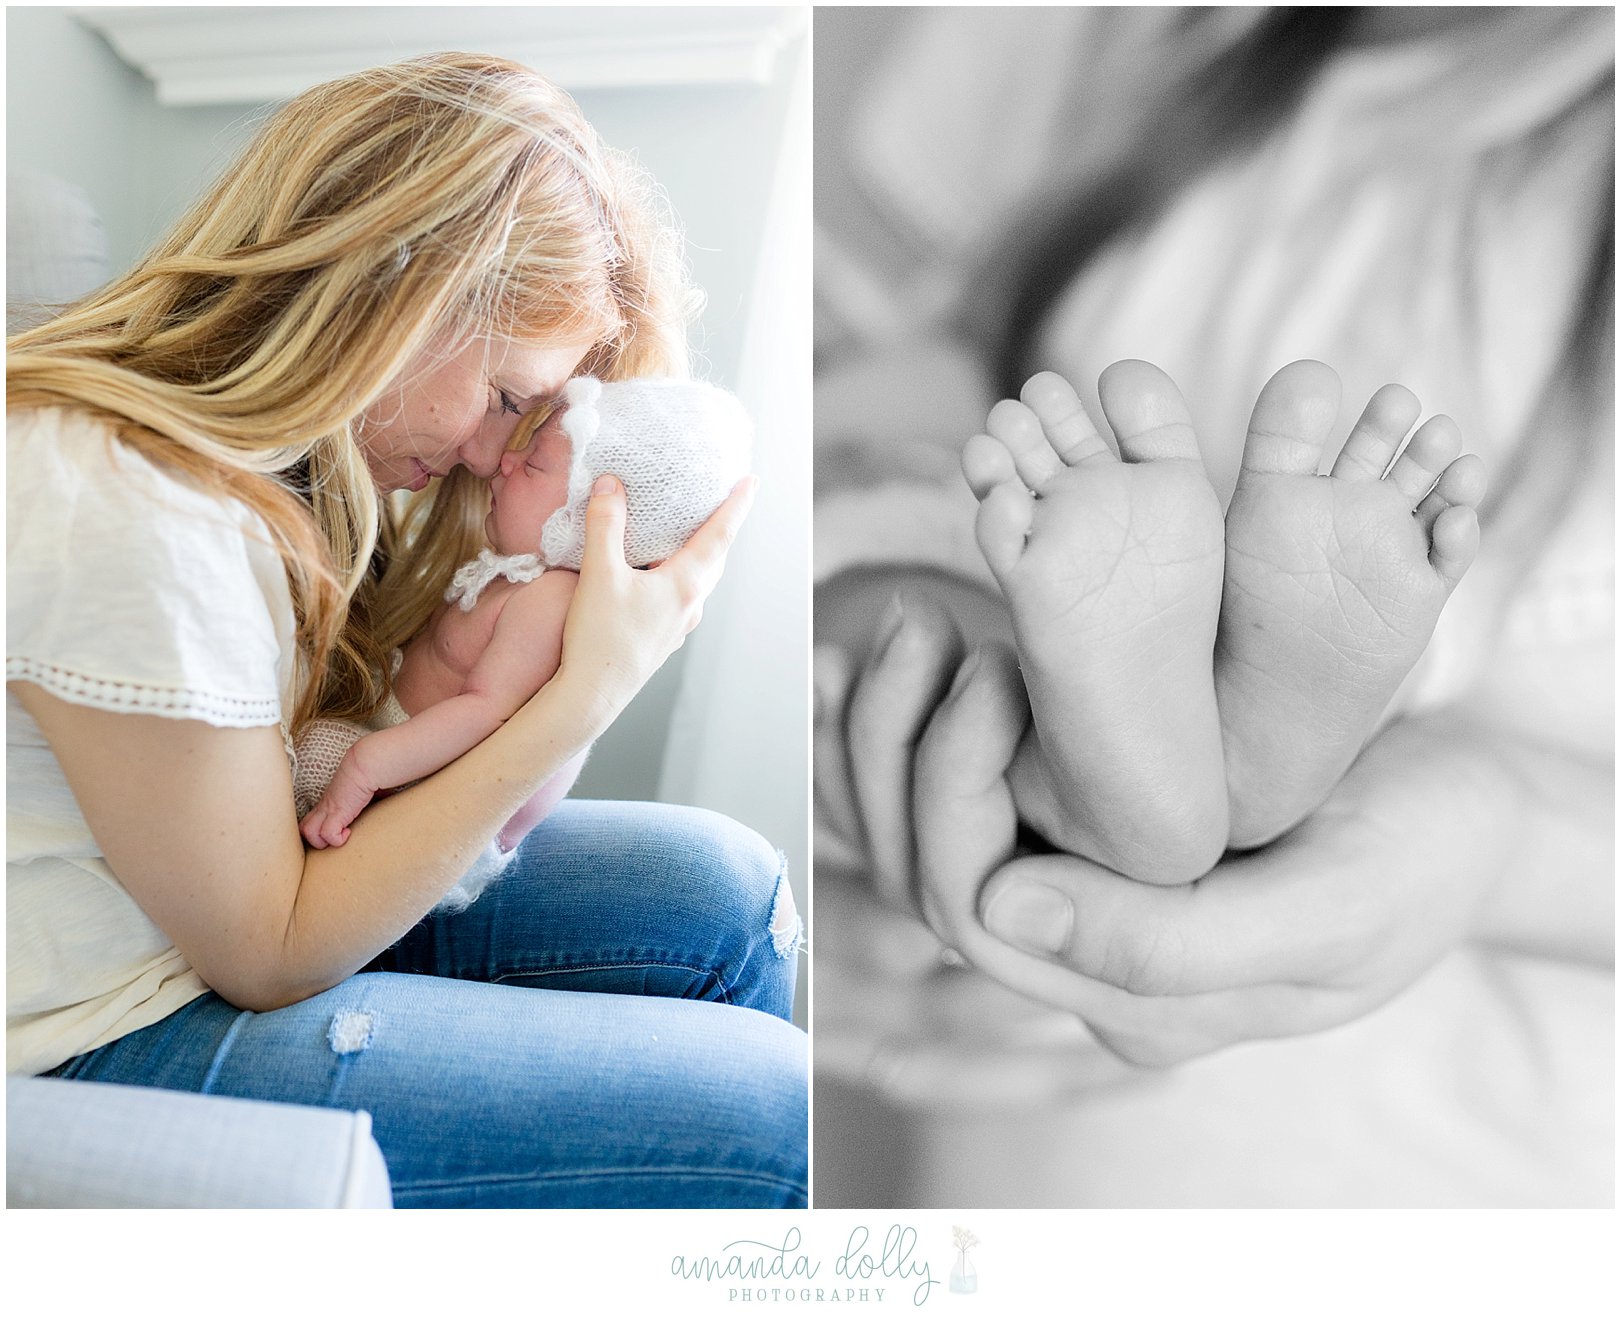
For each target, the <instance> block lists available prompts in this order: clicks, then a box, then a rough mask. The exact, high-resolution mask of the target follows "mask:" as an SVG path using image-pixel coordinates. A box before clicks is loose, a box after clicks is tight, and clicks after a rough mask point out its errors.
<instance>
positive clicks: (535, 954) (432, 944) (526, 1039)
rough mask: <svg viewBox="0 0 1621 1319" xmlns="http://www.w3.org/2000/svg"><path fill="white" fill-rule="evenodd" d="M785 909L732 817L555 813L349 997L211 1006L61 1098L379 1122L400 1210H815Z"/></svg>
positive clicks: (155, 1034)
mask: <svg viewBox="0 0 1621 1319" xmlns="http://www.w3.org/2000/svg"><path fill="white" fill-rule="evenodd" d="M792 901H793V899H792V896H791V894H790V892H789V889H788V884H787V881H786V879H785V878H784V877H783V876H782V865H781V861H780V858H779V857H778V855H777V853H775V852H774V851H773V850H772V849H771V848H770V847H769V846H767V844H766V843H765V842H764V841H763V840H762V839H761V838H760V837H759V836H758V835H756V834H754V833H752V832H751V831H749V830H747V829H745V828H743V827H742V826H741V825H738V824H735V823H733V822H732V821H731V820H728V819H726V818H725V817H724V816H719V815H715V814H712V813H711V812H708V811H699V810H692V809H689V808H685V807H679V806H661V805H650V804H647V803H624V802H597V801H565V802H563V803H562V804H561V805H560V806H559V807H558V808H557V809H556V810H555V811H554V812H553V813H552V815H551V816H550V817H549V818H548V819H547V820H546V821H545V822H544V823H542V824H541V825H540V826H539V828H537V829H536V830H534V832H532V833H531V834H530V835H529V837H528V838H527V839H525V840H524V842H523V843H522V844H521V845H520V847H519V849H518V855H517V857H516V859H515V860H514V861H513V863H512V865H511V866H510V867H509V868H508V869H507V871H506V872H505V873H504V874H503V875H502V876H501V878H500V879H498V880H497V881H496V882H495V883H494V884H492V885H491V886H490V888H489V889H488V890H486V891H485V893H484V895H483V897H481V898H480V899H479V900H478V901H477V902H476V903H474V904H473V905H472V906H471V907H469V908H468V909H467V910H466V911H463V912H459V913H457V914H454V915H443V914H440V915H430V916H429V917H427V918H426V919H425V920H424V921H423V922H422V923H421V924H420V925H418V926H417V927H416V928H415V929H414V930H412V931H411V932H410V933H409V934H407V935H406V936H405V938H404V939H402V940H401V941H400V942H399V943H398V944H396V945H395V946H394V947H392V948H390V949H388V950H387V951H386V952H384V953H383V954H382V955H381V956H380V957H378V958H377V960H376V961H375V962H373V963H372V964H371V965H370V966H368V967H367V968H366V969H365V970H364V971H362V972H361V973H359V974H357V975H354V976H351V977H350V978H349V979H348V980H346V981H344V982H343V983H342V984H341V985H337V986H335V987H334V988H332V989H329V990H327V991H326V992H325V993H324V994H318V995H316V996H315V997H314V998H311V999H307V1000H305V1001H304V1002H302V1003H295V1004H293V1005H292V1006H291V1007H286V1008H281V1009H279V1010H277V1011H275V1012H265V1013H254V1012H244V1011H241V1010H239V1009H237V1008H233V1007H232V1006H231V1005H230V1004H228V1003H226V1002H225V1001H224V1000H223V999H221V998H220V997H219V996H218V995H216V994H206V995H204V996H203V997H202V998H199V999H196V1000H194V1001H193V1002H191V1003H189V1004H187V1005H186V1006H185V1007H183V1008H181V1009H180V1010H179V1011H178V1012H175V1013H173V1014H171V1015H170V1016H168V1017H166V1018H165V1019H164V1020H162V1021H160V1022H157V1023H156V1024H154V1025H152V1026H148V1027H146V1028H145V1029H144V1030H139V1031H136V1032H134V1033H133V1034H130V1035H126V1036H124V1037H123V1038H122V1039H118V1040H114V1041H113V1042H112V1043H111V1044H107V1045H103V1046H102V1047H101V1048H99V1049H95V1050H93V1051H92V1052H90V1053H86V1054H81V1055H80V1056H79V1057H77V1058H73V1059H70V1060H69V1061H68V1062H66V1063H64V1064H63V1065H62V1066H61V1067H59V1068H58V1069H57V1070H56V1072H55V1073H54V1075H59V1076H65V1077H71V1078H78V1079H83V1080H90V1081H114V1082H122V1083H124V1084H127V1085H151V1086H159V1087H163V1088H166V1089H171V1090H190V1091H198V1092H203V1093H207V1094H218V1095H237V1096H241V1097H243V1098H248V1099H266V1100H281V1101H284V1102H288V1103H295V1104H315V1105H322V1106H326V1107H332V1108H348V1109H365V1110H367V1111H368V1112H370V1113H371V1115H372V1123H373V1127H372V1129H373V1133H374V1135H375V1136H376V1138H377V1143H378V1145H379V1146H380V1147H381V1148H382V1151H383V1156H384V1158H385V1159H386V1160H387V1163H388V1169H389V1177H390V1180H391V1181H392V1183H393V1187H394V1202H395V1204H396V1205H398V1206H400V1207H402V1208H405V1207H412V1208H415V1207H426V1208H442V1207H448V1206H489V1207H496V1206H550V1207H584V1206H617V1207H624V1208H653V1207H664V1206H669V1207H687V1208H725V1207H756V1208H759V1207H773V1206H782V1207H801V1206H803V1205H804V1204H805V1195H806V1119H807V1094H806V1077H807V1068H806V1038H805V1035H804V1033H803V1032H801V1031H799V1030H798V1029H796V1028H795V1027H794V1026H792V1025H790V1024H789V1023H788V1021H787V1020H785V1018H787V1016H788V1015H789V1010H790V1005H791V1003H792V1000H793V989H794V977H795V973H796V969H797V956H798V952H797V945H798V934H799V920H798V916H797V914H795V912H794V910H793V907H792Z"/></svg>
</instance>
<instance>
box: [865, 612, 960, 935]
mask: <svg viewBox="0 0 1621 1319" xmlns="http://www.w3.org/2000/svg"><path fill="white" fill-rule="evenodd" d="M961 654H962V641H961V639H960V638H959V636H958V633H957V628H956V625H955V624H954V623H953V622H952V621H951V619H950V618H949V617H947V615H946V614H945V612H944V611H943V610H942V609H941V608H940V607H939V606H938V605H937V604H935V603H934V602H933V601H931V600H928V599H926V598H924V597H922V596H919V595H911V594H908V595H906V596H905V597H904V598H903V597H902V596H900V595H897V596H896V597H895V599H894V600H893V601H892V602H891V604H890V608H889V612H888V614H887V615H886V616H885V618H884V620H883V622H882V623H881V624H880V625H879V631H878V636H877V641H876V644H875V645H874V648H873V652H872V655H871V657H870V658H869V660H868V661H867V666H866V668H865V670H864V671H863V672H862V674H861V676H860V678H859V679H858V680H857V685H856V688H855V691H854V693H853V695H852V696H851V698H850V706H849V721H848V726H847V730H846V743H847V745H848V747H849V754H850V771H851V780H852V783H853V784H854V788H855V798H856V806H857V809H858V810H859V812H860V815H861V825H862V832H863V834H864V835H865V840H866V845H867V855H868V857H869V859H870V861H871V863H872V875H873V885H874V887H875V888H876V889H877V891H878V893H879V894H880V896H881V897H883V899H884V900H885V901H886V902H888V903H890V904H891V905H893V906H898V907H904V908H907V909H915V906H916V900H915V895H914V892H913V889H914V883H915V875H916V871H915V866H914V860H913V840H912V761H913V757H914V755H915V754H916V750H917V742H918V738H919V737H920V736H921V735H922V732H923V727H924V725H925V724H926V723H927V721H928V717H929V715H930V713H931V712H932V711H933V710H934V708H935V706H936V705H937V704H939V702H940V699H941V697H942V696H943V695H944V694H945V691H946V688H947V686H948V685H949V683H950V681H951V675H952V673H953V672H954V670H955V669H956V667H957V661H958V658H959V657H960V656H961Z"/></svg>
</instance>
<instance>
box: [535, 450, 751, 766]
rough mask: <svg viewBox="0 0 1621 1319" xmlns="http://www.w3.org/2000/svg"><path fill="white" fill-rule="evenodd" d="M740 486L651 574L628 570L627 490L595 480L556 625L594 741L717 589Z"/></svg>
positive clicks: (747, 484)
mask: <svg viewBox="0 0 1621 1319" xmlns="http://www.w3.org/2000/svg"><path fill="white" fill-rule="evenodd" d="M758 484H759V481H758V478H756V477H753V476H747V477H744V478H743V480H741V481H739V482H738V484H737V486H736V487H735V488H734V489H733V490H732V493H731V494H730V495H728V496H727V498H726V502H725V503H723V504H722V505H721V506H720V507H719V508H718V509H716V510H715V512H714V514H713V515H712V516H711V517H710V519H709V520H708V521H707V522H705V523H704V525H703V526H701V527H699V528H698V530H697V531H696V532H694V533H693V535H692V537H691V539H689V540H688V541H687V543H686V544H685V545H684V546H683V547H682V548H681V549H680V550H678V551H676V553H674V554H672V555H671V556H670V557H669V558H668V559H666V560H665V561H664V562H663V563H661V564H660V565H659V566H658V567H656V568H651V569H647V570H645V571H638V570H636V569H633V568H631V567H630V566H629V565H628V564H627V563H626V562H625V490H624V487H623V486H622V485H621V484H620V483H619V482H618V481H617V480H616V479H614V478H613V477H603V478H601V479H600V480H598V482H597V484H596V487H595V489H594V490H593V492H592V496H591V502H590V504H589V505H588V506H587V508H586V514H585V557H584V561H583V563H582V564H581V566H580V582H579V586H578V587H577V588H576V590H575V592H574V600H573V602H572V604H571V605H570V606H569V611H568V620H567V622H566V623H565V624H564V626H563V658H562V661H561V663H560V664H559V666H558V670H557V676H556V677H555V678H554V679H553V680H552V682H551V683H548V684H547V686H546V687H545V688H543V689H542V691H543V692H545V691H549V690H551V689H553V688H555V687H557V686H558V685H559V684H561V686H562V687H563V688H564V689H566V690H567V692H568V693H569V699H570V701H571V702H574V703H575V704H576V706H577V708H578V709H579V710H580V711H581V712H582V713H583V714H584V716H585V718H586V720H587V722H588V723H589V724H591V725H592V726H594V732H592V733H591V736H592V737H595V736H596V735H597V734H599V733H601V732H602V731H603V730H604V729H606V728H607V726H608V725H609V724H610V723H612V722H613V720H614V719H615V717H617V715H618V714H619V712H620V711H621V710H623V709H624V708H625V706H626V705H628V704H629V703H630V699H631V698H632V697H633V696H635V695H636V693H637V692H638V691H640V690H641V688H642V686H643V684H645V683H646V682H647V680H648V679H649V678H651V677H652V676H653V674H654V673H655V672H656V671H657V669H658V668H659V666H660V665H661V664H663V663H664V661H665V660H667V659H668V658H669V657H670V656H671V655H672V654H673V653H674V652H675V651H676V650H678V649H679V648H680V646H681V643H682V642H683V641H685V640H686V638H687V634H688V633H690V632H691V631H692V630H693V628H695V627H697V626H698V620H699V619H700V618H701V617H702V616H703V605H704V601H705V600H706V599H708V598H709V593H710V592H711V591H713V590H714V589H715V586H716V584H717V583H718V582H719V581H720V577H721V572H722V570H723V569H724V568H725V566H726V554H727V551H728V550H729V549H730V548H731V546H732V542H733V541H734V540H735V539H736V538H737V533H738V529H739V528H740V527H741V526H742V525H743V519H744V518H745V517H746V516H747V515H748V511H749V507H750V505H752V504H753V502H754V490H755V487H756V486H757V485H758Z"/></svg>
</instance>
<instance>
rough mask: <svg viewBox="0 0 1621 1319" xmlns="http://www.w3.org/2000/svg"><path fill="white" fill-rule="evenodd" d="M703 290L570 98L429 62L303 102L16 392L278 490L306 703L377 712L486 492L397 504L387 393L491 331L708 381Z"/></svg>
mask: <svg viewBox="0 0 1621 1319" xmlns="http://www.w3.org/2000/svg"><path fill="white" fill-rule="evenodd" d="M695 302H696V295H695V294H694V293H693V292H692V291H691V289H690V288H689V286H688V284H687V282H686V277H685V270H684V265H683V261H682V244H681V239H680V236H679V234H678V233H677V231H676V230H675V228H674V225H673V224H672V222H671V221H670V218H669V213H668V209H667V207H666V206H665V205H664V203H663V201H662V198H661V197H660V195H659V194H658V193H657V192H656V190H655V189H654V188H653V186H652V184H651V181H650V180H649V179H648V178H647V176H646V175H645V173H643V172H642V171H641V170H640V169H639V168H637V167H636V166H634V165H633V164H631V163H630V162H629V161H628V160H627V159H626V158H624V157H623V156H621V155H619V154H618V153H615V152H613V151H611V150H610V149H608V148H607V147H605V146H604V145H603V144H602V143H601V142H600V141H599V139H598V138H597V135H596V133H595V131H594V130H593V129H592V128H591V127H590V125H589V124H587V123H586V122H585V120H584V118H583V117H582V115H581V114H580V111H579V108H578V107H577V106H576V105H575V104H574V102H573V100H572V99H571V98H570V97H569V96H568V95H567V94H566V93H564V92H563V91H562V90H561V89H559V88H557V87H555V86H553V85H552V84H551V83H549V82H547V81H546V80H545V79H544V78H541V77H540V76H538V75H537V74H535V73H534V72H532V71H531V70H529V69H527V68H524V67H523V66H521V65H518V64H513V63H510V62H508V61H505V60H500V59H496V58H493V57H490V56H483V55H466V54H439V55H429V56H424V57H422V58H419V59H412V60H406V61H403V62H402V63H399V64H392V65H388V66H386V67H383V68H377V69H371V70H368V71H366V72H364V73H359V74H356V75H354V76H352V77H348V78H340V79H338V80H336V81H333V82H329V83H326V84H323V85H322V86H319V87H316V88H313V89H312V90H310V91H308V92H305V93H304V94H303V95H301V96H299V97H297V98H296V99H294V100H293V101H290V102H289V103H288V104H287V105H285V106H284V107H282V108H281V109H280V110H279V111H277V112H276V113H275V114H274V115H273V116H272V117H271V118H270V120H269V121H268V122H267V123H266V125H265V126H264V128H263V130H262V131H261V132H260V133H259V135H258V136H257V138H256V139H255V140H254V142H253V143H252V144H251V145H250V146H249V147H248V149H247V151H246V153H245V154H244V155H243V157H242V158H241V159H240V160H239V161H238V162H237V163H236V164H235V165H234V166H232V167H231V168H230V169H229V170H227V171H226V173H225V175H224V176H223V177H222V178H221V179H220V180H219V182H218V183H216V184H215V186H214V187H213V188H212V189H211V190H210V191H209V192H208V194H207V195H206V196H205V197H204V198H203V199H202V200H201V201H199V202H198V203H197V205H196V206H194V207H193V208H192V210H191V211H190V212H189V213H188V214H187V215H186V216H185V217H184V218H183V219H181V221H180V222H179V224H177V225H176V226H175V228H174V230H173V231H172V232H171V233H170V235H169V236H168V237H167V238H166V239H165V240H164V241H163V242H162V243H161V245H160V246H159V247H158V248H157V249H156V250H155V251H154V252H153V253H152V254H151V255H150V256H148V257H147V258H146V259H145V260H143V261H142V262H141V263H140V264H139V265H137V266H136V267H135V268H134V269H133V270H132V271H130V272H129V273H128V274H127V275H124V276H123V277H121V278H119V279H117V280H114V281H113V282H112V283H111V284H109V285H108V286H107V287H105V288H104V289H102V290H100V291H98V292H96V293H94V294H92V295H90V296H89V297H87V298H85V299H84V300H82V301H81V302H79V303H77V304H75V305H73V306H72V307H70V308H69V309H68V310H67V311H66V312H65V313H64V314H62V315H61V316H59V317H57V318H56V319H55V320H52V321H50V322H48V323H46V324H45V325H42V326H39V327H38V328H36V329H33V330H29V331H26V332H24V333H22V334H20V335H17V336H16V337H15V338H13V339H11V340H10V341H9V343H8V360H7V367H6V384H7V407H8V408H13V407H36V406H71V407H77V408H81V409H86V410H89V411H91V412H93V413H95V414H97V415H99V416H101V417H103V418H104V419H106V420H107V421H108V422H109V423H110V425H111V426H112V429H113V431H114V433H115V434H117V435H118V436H119V438H120V439H121V440H123V442H124V443H126V444H129V445H130V446H131V447H133V448H135V449H136V450H138V451H140V452H141V453H143V454H145V455H147V456H148V457H150V458H152V459H154V460H156V461H158V462H160V463H162V464H164V465H165V466H167V467H168V468H169V469H170V470H174V471H177V472H179V473H180V474H182V475H184V476H186V477H188V478H189V479H192V480H194V481H197V482H199V483H202V484H203V485H205V486H207V487H208V488H210V489H214V490H217V491H219V492H220V493H223V494H226V495H229V496H231V497H234V498H237V499H239V500H241V501H242V502H244V503H245V504H247V505H248V506H249V507H251V508H253V509H254V510H255V511H256V512H257V513H258V514H259V515H260V516H261V517H262V518H263V520H264V522H265V524H266V526H267V527H268V528H269V530H270V533H271V536H272V538H273V540H274V542H275V544H276V546H277V548H278V549H279V551H280V552H281V555H282V558H283V561H284V562H285V564H286V568H287V575H288V580H289V583H290V585H291V588H292V596H293V603H294V610H295V614H296V616H297V619H298V626H299V647H300V654H301V657H302V659H303V662H304V665H305V673H306V678H305V681H304V683H303V686H302V689H301V694H300V697H299V700H298V704H297V708H296V709H295V710H294V711H293V712H292V718H291V723H292V724H293V726H294V727H295V728H297V727H301V726H302V725H303V724H304V723H305V722H306V721H307V720H308V719H309V718H311V717H312V716H313V715H315V714H317V713H321V714H332V715H336V716H339V717H348V718H363V717H365V716H366V715H368V714H370V713H371V712H372V711H373V710H374V709H375V708H376V707H377V706H378V704H380V702H381V701H382V699H383V696H384V694H385V693H386V690H387V681H388V676H387V668H388V666H387V664H386V662H385V657H386V656H387V654H388V652H389V650H390V649H391V648H392V647H393V646H396V645H398V644H400V643H401V642H403V641H405V640H407V639H408V638H409V637H410V636H411V635H412V634H414V633H415V632H416V631H417V630H418V629H420V628H421V626H422V625H423V624H424V623H425V622H426V621H427V618H428V617H429V615H430V614H431V613H432V611H433V609H434V607H435V605H436V603H437V601H438V599H439V595H440V592H441V591H442V590H443V588H444V585H445V583H446V582H447V580H448V578H449V576H450V573H451V572H452V571H453V569H454V568H455V566H456V565H457V564H459V563H460V562H462V561H463V560H465V559H466V558H468V557H470V556H471V555H472V554H473V553H475V552H476V550H477V548H478V545H479V544H480V537H481V532H480V526H481V522H482V519H483V515H484V512H485V510H486V509H487V508H488V495H487V491H486V488H485V486H484V484H483V483H482V482H481V481H478V480H477V479H475V478H473V477H472V476H471V475H470V474H469V473H468V472H466V471H465V470H463V469H457V470H456V471H455V472H454V473H453V474H452V475H451V476H450V477H447V478H446V479H444V480H442V481H439V482H436V483H435V486H434V488H433V489H431V490H430V491H429V492H426V493H425V494H424V495H423V496H421V497H420V498H417V499H415V500H410V501H401V502H400V503H398V504H396V503H393V502H390V503H386V504H385V503H383V502H382V501H379V499H378V497H377V493H376V490H375V487H374V486H373V483H372V480H371V478H370V475H369V473H368V471H367V467H366V464H365V461H364V457H363V455H362V453H361V450H360V449H359V447H358V446H357V443H356V430H357V427H358V425H359V423H360V421H361V418H362V416H363V414H365V412H366V410H367V409H368V408H370V407H372V406H373V405H374V404H376V403H377V402H378V400H379V398H380V396H381V395H383V394H384V393H385V391H386V390H387V389H388V386H389V385H390V384H391V383H392V382H394V381H395V380H396V379H397V377H399V376H400V374H401V373H402V372H403V371H404V370H405V369H406V368H407V367H408V366H409V365H410V364H411V363H412V362H413V360H414V359H416V358H417V357H418V355H419V354H421V353H424V352H426V351H430V350H434V349H439V350H447V351H454V346H455V345H460V344H463V343H466V342H470V341H472V340H474V339H476V338H479V337H482V336H490V337H493V338H497V339H500V338H513V339H517V340H524V341H530V342H542V343H544V342H547V341H554V342H559V343H565V342H570V341H579V340H581V339H589V340H592V341H594V343H595V345H596V346H595V347H594V348H593V349H592V351H591V352H590V353H589V354H588V355H587V357H586V359H585V361H584V363H583V364H582V368H581V369H582V370H584V371H589V372H591V373H593V374H597V375H601V376H604V377H606V378H610V379H611V378H622V377H625V376H630V375H649V374H684V373H685V371H686V325H687V321H688V320H689V318H690V316H691V313H692V310H693V307H694V305H695ZM407 543H409V545H410V552H409V553H408V554H406V553H404V552H403V550H404V546H405V545H406V544H407Z"/></svg>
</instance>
